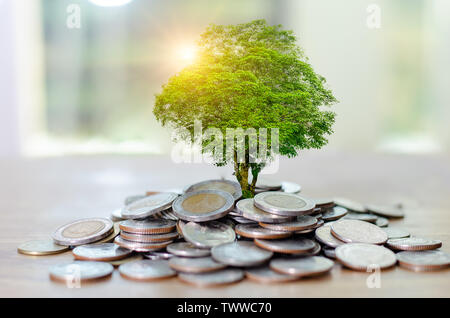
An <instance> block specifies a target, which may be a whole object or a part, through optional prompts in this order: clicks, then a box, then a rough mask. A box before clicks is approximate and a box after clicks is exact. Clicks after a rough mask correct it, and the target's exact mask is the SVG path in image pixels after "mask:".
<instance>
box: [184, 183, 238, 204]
mask: <svg viewBox="0 0 450 318" xmlns="http://www.w3.org/2000/svg"><path fill="white" fill-rule="evenodd" d="M199 190H220V191H225V192H228V193H229V194H231V195H232V196H233V198H234V200H238V199H239V198H240V197H241V196H242V190H241V185H240V184H239V183H237V182H236V181H230V180H222V179H218V180H206V181H202V182H199V183H196V184H193V185H191V186H190V187H189V188H187V190H186V193H188V192H196V191H199Z"/></svg>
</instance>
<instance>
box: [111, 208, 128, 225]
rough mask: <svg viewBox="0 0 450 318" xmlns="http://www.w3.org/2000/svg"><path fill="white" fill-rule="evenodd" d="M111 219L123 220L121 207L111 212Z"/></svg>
mask: <svg viewBox="0 0 450 318" xmlns="http://www.w3.org/2000/svg"><path fill="white" fill-rule="evenodd" d="M111 220H112V221H113V222H118V221H123V220H125V218H124V217H122V209H116V210H114V211H112V212H111Z"/></svg>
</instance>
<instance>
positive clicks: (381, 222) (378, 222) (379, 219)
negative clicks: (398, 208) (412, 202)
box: [375, 216, 389, 227]
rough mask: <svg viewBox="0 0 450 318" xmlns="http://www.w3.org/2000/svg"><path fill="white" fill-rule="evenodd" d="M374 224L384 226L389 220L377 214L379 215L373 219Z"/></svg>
mask: <svg viewBox="0 0 450 318" xmlns="http://www.w3.org/2000/svg"><path fill="white" fill-rule="evenodd" d="M375 225H376V226H379V227H386V226H388V225H389V220H388V219H386V218H384V217H382V216H379V217H377V220H376V221H375Z"/></svg>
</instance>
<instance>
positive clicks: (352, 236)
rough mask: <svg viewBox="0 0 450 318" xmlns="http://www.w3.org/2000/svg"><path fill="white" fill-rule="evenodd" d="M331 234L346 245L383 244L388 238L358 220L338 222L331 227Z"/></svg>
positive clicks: (374, 226)
mask: <svg viewBox="0 0 450 318" xmlns="http://www.w3.org/2000/svg"><path fill="white" fill-rule="evenodd" d="M331 234H332V235H333V236H335V237H336V238H337V239H339V240H341V241H344V242H346V243H368V244H384V243H386V241H387V239H388V237H387V234H386V232H384V231H383V230H382V229H381V228H379V227H378V226H376V225H374V224H371V223H368V222H364V221H359V220H339V221H336V222H334V223H333V224H332V225H331Z"/></svg>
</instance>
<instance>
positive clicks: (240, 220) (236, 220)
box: [230, 216, 258, 224]
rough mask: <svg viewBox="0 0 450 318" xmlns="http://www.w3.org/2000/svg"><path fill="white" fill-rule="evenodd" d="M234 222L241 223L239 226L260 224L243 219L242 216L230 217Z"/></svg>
mask: <svg viewBox="0 0 450 318" xmlns="http://www.w3.org/2000/svg"><path fill="white" fill-rule="evenodd" d="M230 218H231V219H232V220H234V221H235V222H237V223H239V224H258V223H257V222H256V221H253V220H250V219H247V218H243V217H240V216H233V217H230Z"/></svg>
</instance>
